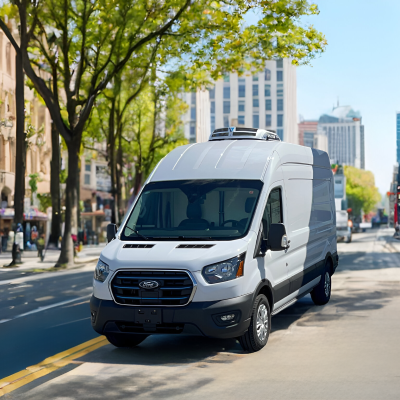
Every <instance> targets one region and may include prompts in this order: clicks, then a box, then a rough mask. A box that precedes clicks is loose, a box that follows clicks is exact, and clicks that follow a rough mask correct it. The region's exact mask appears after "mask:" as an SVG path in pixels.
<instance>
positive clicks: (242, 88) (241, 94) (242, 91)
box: [239, 85, 246, 97]
mask: <svg viewBox="0 0 400 400" xmlns="http://www.w3.org/2000/svg"><path fill="white" fill-rule="evenodd" d="M239 97H246V86H245V85H239Z"/></svg>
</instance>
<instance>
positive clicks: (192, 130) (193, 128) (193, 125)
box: [190, 122, 196, 136]
mask: <svg viewBox="0 0 400 400" xmlns="http://www.w3.org/2000/svg"><path fill="white" fill-rule="evenodd" d="M190 136H196V122H191V123H190Z"/></svg>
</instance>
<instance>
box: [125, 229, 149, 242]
mask: <svg viewBox="0 0 400 400" xmlns="http://www.w3.org/2000/svg"><path fill="white" fill-rule="evenodd" d="M125 228H128V229H130V230H131V231H132V232H133V233H136V235H138V236H140V237H141V238H143V239H144V240H149V238H148V237H146V236H144V235H142V234H141V233H140V232H139V231H136V230H135V229H132V228H129V226H126V227H125Z"/></svg>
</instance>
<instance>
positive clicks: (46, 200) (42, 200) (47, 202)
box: [37, 193, 51, 212]
mask: <svg viewBox="0 0 400 400" xmlns="http://www.w3.org/2000/svg"><path fill="white" fill-rule="evenodd" d="M37 198H38V200H39V204H40V205H39V210H40V211H42V212H47V209H48V208H49V207H51V194H50V193H38V194H37Z"/></svg>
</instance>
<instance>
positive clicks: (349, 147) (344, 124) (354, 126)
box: [318, 106, 365, 169]
mask: <svg viewBox="0 0 400 400" xmlns="http://www.w3.org/2000/svg"><path fill="white" fill-rule="evenodd" d="M318 134H324V135H326V136H327V138H328V153H329V157H330V159H331V162H332V163H335V164H336V163H337V164H343V165H351V166H353V167H356V168H361V169H365V140H364V126H363V125H362V124H361V115H360V113H359V112H355V111H354V110H353V109H352V108H351V107H350V106H340V107H339V106H338V107H335V108H334V109H333V110H332V113H331V114H330V115H327V114H324V115H322V116H321V117H320V119H319V121H318Z"/></svg>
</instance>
